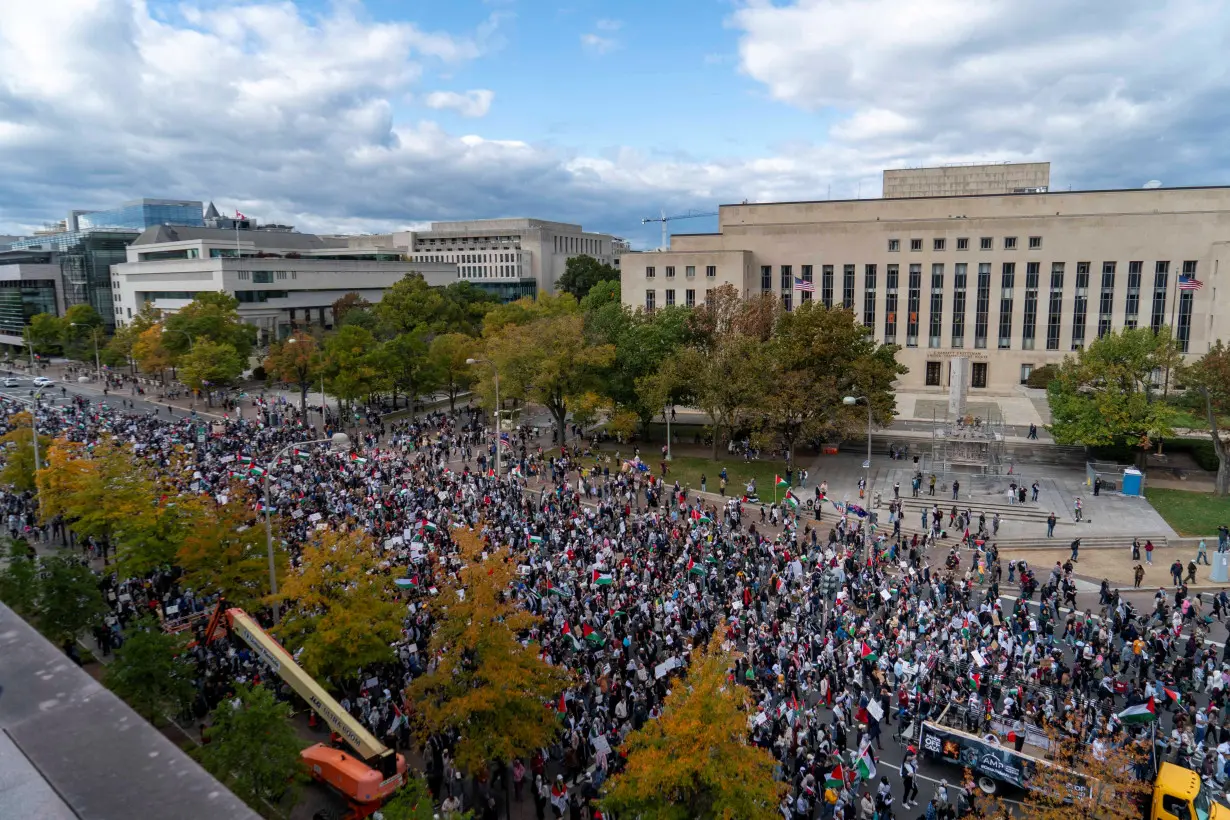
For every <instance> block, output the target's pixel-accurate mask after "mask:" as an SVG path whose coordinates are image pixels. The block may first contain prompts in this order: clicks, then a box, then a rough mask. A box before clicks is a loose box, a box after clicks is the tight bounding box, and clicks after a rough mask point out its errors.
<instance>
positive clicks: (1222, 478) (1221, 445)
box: [1181, 339, 1230, 496]
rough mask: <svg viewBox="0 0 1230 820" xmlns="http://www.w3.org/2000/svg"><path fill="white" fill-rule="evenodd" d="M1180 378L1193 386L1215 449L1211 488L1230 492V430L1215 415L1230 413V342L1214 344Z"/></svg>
mask: <svg viewBox="0 0 1230 820" xmlns="http://www.w3.org/2000/svg"><path fill="white" fill-rule="evenodd" d="M1181 377H1182V379H1183V382H1184V383H1185V384H1186V385H1187V386H1188V388H1189V389H1191V390H1195V391H1196V392H1197V393H1198V394H1199V395H1200V397H1201V399H1202V403H1203V405H1204V412H1205V418H1206V419H1207V420H1208V425H1209V435H1210V436H1212V438H1213V451H1214V452H1215V453H1217V479H1216V482H1215V484H1214V492H1216V494H1217V495H1222V496H1224V495H1230V430H1226V429H1223V428H1222V427H1221V426H1220V425H1219V424H1218V421H1217V419H1218V417H1219V416H1224V415H1227V414H1230V346H1227V345H1225V344H1223V343H1222V341H1221V340H1220V339H1218V340H1217V344H1215V345H1213V347H1212V348H1211V349H1210V350H1209V352H1208V353H1205V354H1204V355H1203V356H1201V357H1200V359H1199V360H1197V361H1195V362H1193V363H1192V364H1191V365H1189V366H1188V367H1186V368H1185V369H1184V370H1183V372H1182V376H1181Z"/></svg>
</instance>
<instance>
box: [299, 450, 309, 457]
mask: <svg viewBox="0 0 1230 820" xmlns="http://www.w3.org/2000/svg"><path fill="white" fill-rule="evenodd" d="M295 457H296V458H311V457H312V454H311V453H309V452H307V451H305V450H295Z"/></svg>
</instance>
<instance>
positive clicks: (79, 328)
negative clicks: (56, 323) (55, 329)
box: [60, 304, 106, 364]
mask: <svg viewBox="0 0 1230 820" xmlns="http://www.w3.org/2000/svg"><path fill="white" fill-rule="evenodd" d="M104 335H105V328H104V327H103V320H102V317H101V316H99V315H98V311H96V310H95V309H94V306H93V305H87V304H80V305H73V306H72V307H70V308H69V309H68V310H66V311H64V317H63V318H62V319H61V320H60V344H61V345H63V348H64V354H65V355H66V356H68V357H69V358H70V359H76V360H77V361H79V362H89V363H91V364H93V362H94V340H95V339H97V340H98V347H99V349H100V350H101V348H102V347H103V346H104V345H105V344H106V339H105V338H103V337H104Z"/></svg>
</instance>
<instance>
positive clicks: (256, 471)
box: [248, 467, 265, 475]
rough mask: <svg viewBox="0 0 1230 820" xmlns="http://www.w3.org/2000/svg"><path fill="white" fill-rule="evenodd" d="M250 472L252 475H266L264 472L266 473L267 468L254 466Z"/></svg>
mask: <svg viewBox="0 0 1230 820" xmlns="http://www.w3.org/2000/svg"><path fill="white" fill-rule="evenodd" d="M248 472H250V473H251V474H252V475H264V474H265V468H264V467H253V468H252V469H251V470H249V471H248Z"/></svg>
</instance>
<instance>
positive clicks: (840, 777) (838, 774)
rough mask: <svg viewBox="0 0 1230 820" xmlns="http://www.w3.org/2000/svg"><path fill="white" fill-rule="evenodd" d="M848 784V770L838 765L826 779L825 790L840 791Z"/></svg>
mask: <svg viewBox="0 0 1230 820" xmlns="http://www.w3.org/2000/svg"><path fill="white" fill-rule="evenodd" d="M845 784H846V770H845V769H843V768H842V767H841V764H838V765H836V766H834V767H833V771H831V772H829V773H828V775H827V776H826V777H825V778H824V788H826V789H833V790H834V791H840V790H841V787H842V786H844V785H845Z"/></svg>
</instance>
